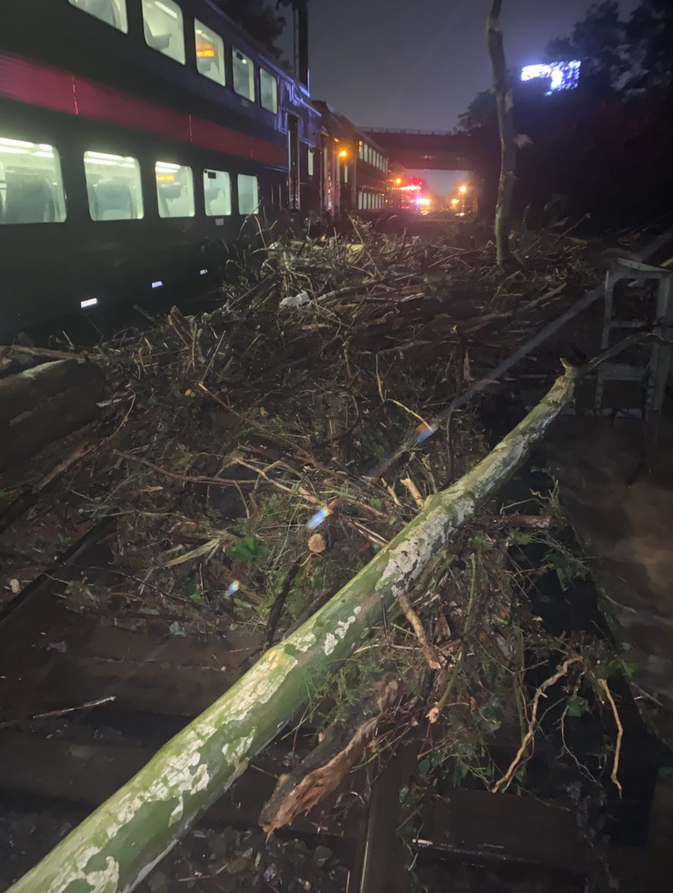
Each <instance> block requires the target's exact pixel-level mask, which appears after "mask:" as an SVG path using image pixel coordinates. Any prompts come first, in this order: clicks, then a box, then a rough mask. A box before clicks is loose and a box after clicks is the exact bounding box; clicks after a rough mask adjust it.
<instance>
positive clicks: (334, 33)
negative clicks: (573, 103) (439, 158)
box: [310, 0, 637, 130]
mask: <svg viewBox="0 0 673 893" xmlns="http://www.w3.org/2000/svg"><path fill="white" fill-rule="evenodd" d="M590 5H591V0H504V3H503V16H502V24H503V32H504V36H505V51H506V54H507V63H508V66H509V67H510V68H511V69H517V68H520V67H521V66H523V65H527V64H529V63H533V62H539V61H543V53H544V50H545V47H546V45H547V43H548V41H549V40H550V39H552V38H553V37H557V36H559V35H567V34H570V32H571V30H572V26H573V25H574V23H575V22H577V21H578V20H581V19H582V18H583V16H584V13H585V12H586V10H587V9H588V7H589V6H590ZM636 5H637V2H636V0H622V8H623V9H627V10H629V9H631V8H633V7H634V6H636ZM489 6H490V2H489V0H311V2H310V16H311V53H312V57H311V78H312V83H311V92H312V94H313V96H314V97H316V98H317V99H326V100H327V101H328V102H329V103H331V104H332V105H333V106H334V107H335V108H336V109H337V110H338V111H340V112H342V113H344V114H345V115H346V116H347V117H349V118H350V119H351V120H352V121H354V122H355V123H356V124H359V125H361V126H378V127H403V128H412V129H422V130H450V129H452V128H453V127H455V125H456V124H457V119H458V115H459V114H460V113H461V112H462V111H464V110H465V109H466V108H467V106H468V104H469V103H470V102H471V100H472V99H474V97H475V96H476V94H477V93H478V92H479V91H480V90H485V89H488V87H489V86H490V67H489V60H488V55H487V51H486V40H485V19H486V14H487V11H488V9H489Z"/></svg>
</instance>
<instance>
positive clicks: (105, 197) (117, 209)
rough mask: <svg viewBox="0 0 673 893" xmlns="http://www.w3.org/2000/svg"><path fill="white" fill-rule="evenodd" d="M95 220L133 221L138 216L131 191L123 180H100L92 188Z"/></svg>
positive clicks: (92, 206) (92, 208) (91, 196)
mask: <svg viewBox="0 0 673 893" xmlns="http://www.w3.org/2000/svg"><path fill="white" fill-rule="evenodd" d="M90 199H92V201H90V206H91V216H92V218H93V219H94V220H133V219H134V218H135V217H136V216H137V215H136V213H135V206H134V202H133V196H132V195H131V190H130V189H129V187H128V186H127V184H126V183H124V181H123V180H119V179H110V180H99V181H98V182H97V183H94V184H93V185H92V186H91V191H90Z"/></svg>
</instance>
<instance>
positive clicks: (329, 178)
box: [314, 100, 390, 218]
mask: <svg viewBox="0 0 673 893" xmlns="http://www.w3.org/2000/svg"><path fill="white" fill-rule="evenodd" d="M314 105H315V106H316V108H317V109H318V110H319V112H320V114H321V117H322V126H323V129H322V133H321V147H320V151H321V175H322V176H321V183H322V208H323V211H324V212H325V213H327V214H329V215H331V216H332V217H335V218H336V217H339V216H342V215H347V214H350V213H354V212H355V213H366V212H371V213H380V212H382V211H383V210H384V209H385V208H386V206H387V195H388V170H389V166H390V160H389V158H388V157H387V155H386V154H385V153H384V152H383V151H382V150H381V148H380V146H378V145H377V144H376V143H375V142H374V141H373V140H372V139H371V138H369V137H367V136H366V135H365V134H364V133H363V132H362V131H361V130H359V129H358V128H357V127H356V126H355V125H354V124H353V123H352V122H351V121H349V120H348V118H346V117H344V115H341V114H339V113H338V112H336V111H335V110H334V109H333V108H332V107H331V106H330V105H329V104H328V103H326V102H324V101H322V100H316V101H314Z"/></svg>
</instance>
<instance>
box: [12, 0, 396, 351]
mask: <svg viewBox="0 0 673 893" xmlns="http://www.w3.org/2000/svg"><path fill="white" fill-rule="evenodd" d="M388 169H389V160H388V158H387V157H386V156H385V153H383V152H382V151H381V149H380V147H378V146H377V145H376V144H375V143H373V142H372V140H371V139H370V138H367V137H366V136H365V135H364V134H362V133H361V132H360V131H358V130H357V128H355V127H354V126H353V125H352V124H351V123H350V122H349V121H348V120H347V119H345V118H344V117H343V116H340V115H338V114H337V113H336V112H335V111H334V110H333V109H331V108H330V107H329V106H328V105H327V104H326V103H321V102H312V100H311V98H310V96H309V93H308V89H307V87H306V85H304V84H303V83H300V82H299V81H298V80H297V79H296V78H293V77H291V76H289V75H288V74H287V73H286V72H285V71H284V70H283V68H282V67H281V66H280V65H279V63H278V61H277V60H276V59H274V58H273V57H272V56H270V55H269V54H268V53H267V52H266V51H265V50H264V49H263V48H262V47H260V46H259V45H258V44H257V43H256V42H255V41H254V40H252V39H251V38H250V37H249V36H248V35H247V34H246V33H245V32H244V31H243V30H242V29H240V28H239V27H238V26H237V25H236V24H235V23H233V22H232V21H231V20H230V19H229V18H228V17H227V16H225V15H224V14H223V13H222V12H221V11H220V10H219V9H218V8H217V7H215V6H214V5H213V4H211V3H210V2H208V0H2V3H0V334H1V335H2V336H3V338H5V339H6V338H7V337H10V336H11V335H12V333H14V332H16V331H18V330H20V329H22V328H24V327H26V326H29V325H32V324H33V323H37V322H41V321H45V320H49V319H52V318H57V317H62V316H65V315H67V314H70V313H72V312H75V311H77V310H80V309H84V310H87V309H88V308H93V307H98V306H105V305H106V304H110V303H111V302H115V301H123V300H139V299H142V297H143V296H145V295H147V294H151V293H154V294H162V293H163V292H170V293H171V294H173V295H174V294H176V293H177V294H179V293H180V292H181V291H182V292H183V293H184V292H187V290H189V292H190V293H192V292H193V291H195V290H196V289H197V288H199V287H200V286H206V285H207V284H209V283H210V284H212V282H213V281H214V280H215V279H216V277H217V275H218V271H219V268H220V264H221V261H222V259H223V257H224V251H225V248H226V246H227V245H229V244H231V243H232V242H233V241H234V240H236V238H237V237H238V236H239V235H240V233H241V231H242V228H243V227H244V225H245V224H246V221H249V220H250V219H251V218H254V217H255V216H256V215H264V216H265V217H266V218H267V219H271V220H275V219H284V220H286V221H287V222H289V221H290V220H292V219H293V220H295V221H304V220H306V219H307V218H319V217H327V218H330V219H334V218H336V217H338V216H339V215H340V214H343V213H348V212H360V213H365V214H369V213H380V212H381V211H382V210H383V209H384V208H385V206H386V196H387V180H388Z"/></svg>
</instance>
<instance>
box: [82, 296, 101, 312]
mask: <svg viewBox="0 0 673 893" xmlns="http://www.w3.org/2000/svg"><path fill="white" fill-rule="evenodd" d="M97 303H98V298H87V299H86V301H80V303H79V306H80V307H81V308H82V310H83V309H84V308H85V307H95V306H96V304H97Z"/></svg>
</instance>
